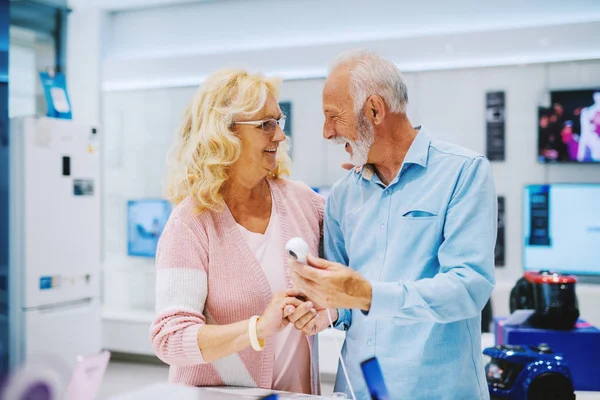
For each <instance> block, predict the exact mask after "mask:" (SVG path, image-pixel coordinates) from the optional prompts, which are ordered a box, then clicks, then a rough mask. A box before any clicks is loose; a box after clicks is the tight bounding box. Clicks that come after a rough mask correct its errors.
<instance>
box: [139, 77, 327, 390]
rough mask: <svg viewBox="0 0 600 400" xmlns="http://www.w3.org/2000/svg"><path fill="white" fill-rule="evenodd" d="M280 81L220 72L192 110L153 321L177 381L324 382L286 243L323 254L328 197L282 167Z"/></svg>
mask: <svg viewBox="0 0 600 400" xmlns="http://www.w3.org/2000/svg"><path fill="white" fill-rule="evenodd" d="M278 86H279V84H278V82H277V81H275V80H272V79H267V78H265V77H263V76H261V75H251V74H249V73H247V72H245V71H237V70H235V71H221V72H218V73H216V74H214V75H212V76H211V77H209V78H208V79H206V81H205V82H204V83H203V85H202V86H201V87H200V88H199V90H198V91H197V93H196V94H195V96H194V98H193V99H192V102H191V104H190V105H189V107H188V109H187V110H186V112H185V116H184V118H183V122H182V124H181V127H180V129H179V132H178V135H177V138H176V143H175V145H174V148H173V151H172V154H171V160H170V161H171V162H170V165H169V172H170V176H169V182H168V184H169V186H168V189H169V195H170V199H171V201H172V202H173V203H174V204H176V207H175V208H174V210H173V212H172V214H171V217H170V219H169V221H168V223H167V225H166V227H165V230H164V232H163V233H162V236H161V239H160V242H159V245H158V250H157V256H156V266H157V271H156V274H157V275H156V282H157V284H156V313H157V315H156V319H155V321H154V322H153V324H152V327H151V337H152V342H153V346H154V349H155V351H156V354H157V356H158V357H159V358H160V359H161V360H163V361H164V362H166V363H167V364H169V365H170V366H171V369H170V374H169V380H170V381H171V382H178V383H184V384H188V385H195V386H223V385H226V386H245V387H260V388H265V389H275V390H284V391H292V392H300V393H307V394H318V393H319V391H320V389H319V379H318V364H317V361H316V357H317V352H316V351H314V350H313V345H314V336H307V335H306V334H305V333H303V332H302V329H304V330H305V331H306V329H305V328H306V326H308V323H309V322H310V321H313V322H311V323H313V324H314V320H315V319H316V318H313V317H314V315H315V314H316V311H315V307H314V305H313V304H311V303H310V302H304V303H303V302H302V301H300V300H299V299H298V298H301V297H300V296H297V294H298V293H294V290H290V289H292V283H291V279H290V277H289V276H288V274H287V271H286V267H285V265H286V262H285V250H284V247H285V244H286V242H287V241H288V240H289V239H291V238H292V237H295V236H300V237H302V238H304V239H305V240H306V242H307V243H308V245H309V247H310V251H311V252H312V254H317V251H318V245H319V240H320V232H321V229H320V227H321V224H322V219H323V207H324V200H323V198H322V197H320V196H319V195H317V194H316V193H314V192H313V191H312V190H311V189H310V188H309V187H307V186H306V185H304V184H300V183H296V182H292V181H289V180H285V179H283V178H282V177H283V176H284V175H286V174H288V168H289V163H290V159H289V156H288V154H287V153H286V146H285V145H286V143H285V139H286V137H285V134H284V133H283V131H282V129H283V126H284V123H285V116H284V115H283V114H282V112H281V110H280V108H279V105H278V103H277V96H278ZM286 291H287V293H286ZM290 321H291V322H294V324H292V323H289V322H290Z"/></svg>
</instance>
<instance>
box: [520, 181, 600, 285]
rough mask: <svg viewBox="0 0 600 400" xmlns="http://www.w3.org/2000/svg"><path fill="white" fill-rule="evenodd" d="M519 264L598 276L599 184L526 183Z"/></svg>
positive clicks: (599, 247) (526, 267) (534, 268)
mask: <svg viewBox="0 0 600 400" xmlns="http://www.w3.org/2000/svg"><path fill="white" fill-rule="evenodd" d="M523 206H524V209H523V234H524V249H523V267H524V269H525V270H526V271H527V270H533V271H540V270H551V271H554V272H560V273H565V274H575V275H597V276H600V184H568V183H565V184H552V185H529V186H527V187H526V188H525V191H524V203H523Z"/></svg>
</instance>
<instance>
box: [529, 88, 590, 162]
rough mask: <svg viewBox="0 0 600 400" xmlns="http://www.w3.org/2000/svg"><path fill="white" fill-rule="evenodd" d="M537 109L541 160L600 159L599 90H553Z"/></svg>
mask: <svg viewBox="0 0 600 400" xmlns="http://www.w3.org/2000/svg"><path fill="white" fill-rule="evenodd" d="M550 97H551V107H550V108H540V109H539V110H538V159H539V160H540V161H541V162H545V163H548V162H557V163H560V162H578V163H596V162H600V89H591V90H573V91H557V92H551V95H550Z"/></svg>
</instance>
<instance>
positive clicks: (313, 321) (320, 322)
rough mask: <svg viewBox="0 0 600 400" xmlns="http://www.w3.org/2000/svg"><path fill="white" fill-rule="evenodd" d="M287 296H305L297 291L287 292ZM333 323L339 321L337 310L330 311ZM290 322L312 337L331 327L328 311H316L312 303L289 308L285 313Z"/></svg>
mask: <svg viewBox="0 0 600 400" xmlns="http://www.w3.org/2000/svg"><path fill="white" fill-rule="evenodd" d="M285 294H286V295H287V296H290V297H298V296H302V295H303V294H302V293H301V292H300V291H299V290H297V289H289V290H287V291H286V292H285ZM330 312H331V318H332V321H333V322H334V323H335V321H337V319H338V313H337V310H335V309H334V310H330ZM284 315H287V318H288V320H289V321H290V322H291V323H292V324H294V326H295V327H296V329H298V330H300V331H302V332H304V334H305V335H308V336H312V335H316V334H317V333H319V332H321V331H324V330H325V329H327V328H328V327H329V325H330V322H329V316H328V315H327V309H326V308H322V309H318V310H317V309H315V308H313V304H312V302H311V301H307V302H306V303H303V304H302V305H301V306H299V307H293V306H291V305H290V306H287V307H286V308H285V311H284Z"/></svg>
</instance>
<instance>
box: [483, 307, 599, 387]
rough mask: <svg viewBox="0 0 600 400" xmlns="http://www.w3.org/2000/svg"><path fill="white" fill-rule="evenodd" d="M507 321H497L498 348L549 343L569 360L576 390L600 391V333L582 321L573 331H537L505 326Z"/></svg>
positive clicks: (500, 319)
mask: <svg viewBox="0 0 600 400" xmlns="http://www.w3.org/2000/svg"><path fill="white" fill-rule="evenodd" d="M505 319H506V318H494V333H495V336H496V345H500V344H515V345H534V346H537V345H539V344H540V343H547V344H548V345H549V346H550V348H551V349H552V350H553V351H554V352H555V353H560V354H562V355H563V357H564V358H565V361H566V363H567V364H568V366H569V368H570V369H571V374H572V375H573V385H574V387H575V390H581V391H600V329H598V328H596V327H594V326H592V325H591V324H589V323H587V322H586V321H584V320H581V319H580V320H578V321H577V324H576V326H575V329H573V330H570V331H556V330H549V329H537V328H533V327H531V326H530V325H528V324H527V323H524V324H521V325H505V324H504V320H505Z"/></svg>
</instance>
